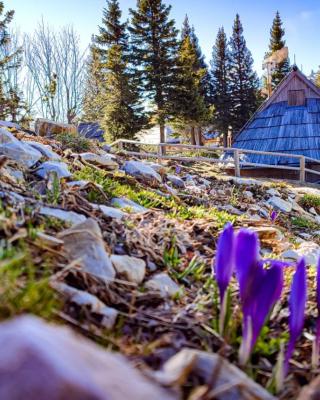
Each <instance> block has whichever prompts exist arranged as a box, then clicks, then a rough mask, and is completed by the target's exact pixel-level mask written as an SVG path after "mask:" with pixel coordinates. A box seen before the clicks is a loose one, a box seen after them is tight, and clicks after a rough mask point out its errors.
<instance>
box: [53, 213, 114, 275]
mask: <svg viewBox="0 0 320 400" xmlns="http://www.w3.org/2000/svg"><path fill="white" fill-rule="evenodd" d="M59 237H60V238H62V240H63V241H64V248H65V250H66V252H67V254H68V257H69V260H70V261H76V260H78V261H79V265H80V266H81V268H82V269H83V270H84V271H86V272H87V273H89V274H92V275H94V276H97V277H99V278H102V279H106V280H109V279H113V278H114V277H115V271H114V268H113V266H112V263H111V260H110V257H109V255H108V253H107V252H106V249H105V245H104V241H103V239H102V233H101V229H100V227H99V225H98V223H97V222H96V220H94V219H92V218H88V219H87V220H86V221H84V222H82V223H80V224H77V225H75V226H73V227H72V228H70V229H67V230H65V231H62V232H60V233H59Z"/></svg>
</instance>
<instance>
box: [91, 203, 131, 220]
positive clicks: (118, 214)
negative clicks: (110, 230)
mask: <svg viewBox="0 0 320 400" xmlns="http://www.w3.org/2000/svg"><path fill="white" fill-rule="evenodd" d="M98 208H99V210H100V211H101V212H102V213H103V215H105V216H106V217H109V218H114V219H122V218H124V217H125V216H127V215H128V214H127V213H125V212H123V211H121V210H119V209H118V208H115V207H107V206H104V205H99V206H98Z"/></svg>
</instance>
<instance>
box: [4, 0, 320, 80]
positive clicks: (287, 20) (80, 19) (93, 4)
mask: <svg viewBox="0 0 320 400" xmlns="http://www.w3.org/2000/svg"><path fill="white" fill-rule="evenodd" d="M4 3H5V7H6V9H8V8H9V7H10V8H13V9H15V11H16V15H15V25H17V26H19V27H20V29H21V31H25V32H32V30H33V29H34V27H35V26H36V24H37V22H38V21H39V20H40V19H41V17H43V18H44V20H45V21H47V22H48V23H49V24H50V25H52V26H54V27H57V28H58V27H60V26H62V25H65V24H72V25H74V27H75V28H76V30H77V31H78V32H79V34H80V36H81V42H82V44H83V46H86V45H87V44H88V43H89V42H90V37H91V35H92V34H93V33H95V32H96V31H97V25H98V24H99V23H100V20H101V11H102V8H103V7H104V6H105V3H106V2H105V0H4ZM167 3H170V4H171V5H172V17H173V18H174V19H175V20H176V22H177V27H178V28H180V26H181V23H182V21H183V19H184V16H185V14H188V15H189V19H190V21H191V23H192V24H193V25H194V26H195V29H196V33H197V35H198V37H199V41H200V44H201V47H202V49H203V52H204V54H205V55H206V58H207V61H208V60H209V59H210V57H211V49H212V45H213V43H214V40H215V36H216V33H217V30H218V28H219V27H220V26H222V25H223V26H224V27H225V30H226V32H227V34H228V35H230V33H231V27H232V23H233V19H234V16H235V14H236V13H239V14H240V17H241V20H242V23H243V26H244V35H245V38H246V40H247V44H248V47H249V49H250V50H251V52H252V55H253V57H254V61H255V68H256V70H257V71H258V72H259V74H261V64H262V59H263V55H264V53H265V51H266V49H267V46H268V41H269V30H270V26H271V23H272V19H273V17H274V14H275V12H276V11H277V10H279V11H280V14H281V17H282V19H283V22H284V27H285V29H286V41H287V45H288V46H289V52H290V58H291V60H292V61H293V58H294V54H295V55H296V61H297V64H298V66H299V67H301V66H302V68H303V72H304V73H306V74H309V73H310V71H311V69H314V70H316V69H317V68H318V66H319V64H320V43H319V36H320V0H303V1H302V0H268V1H266V0H171V1H170V0H168V1H167ZM120 5H121V8H122V10H123V15H124V18H126V17H127V16H128V8H129V7H135V5H136V0H120Z"/></svg>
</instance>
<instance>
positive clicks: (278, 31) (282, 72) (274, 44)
mask: <svg viewBox="0 0 320 400" xmlns="http://www.w3.org/2000/svg"><path fill="white" fill-rule="evenodd" d="M284 34H285V30H284V29H283V26H282V21H281V17H280V14H279V11H277V13H276V16H275V17H274V20H273V23H272V27H271V30H270V35H271V37H270V43H269V52H268V53H267V55H269V56H270V55H271V54H272V53H274V52H275V51H278V50H281V49H282V48H283V47H285V45H286V42H285V40H284ZM289 72H290V62H289V59H288V58H286V59H285V60H283V61H282V62H281V63H279V64H277V66H276V68H275V70H274V72H273V73H272V76H271V82H272V87H273V88H274V87H276V86H277V85H278V84H279V83H280V82H281V81H282V79H283V78H284V77H285V76H286V75H287V74H288V73H289Z"/></svg>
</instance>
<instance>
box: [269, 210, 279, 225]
mask: <svg viewBox="0 0 320 400" xmlns="http://www.w3.org/2000/svg"><path fill="white" fill-rule="evenodd" d="M277 218H278V213H277V211H275V210H273V211H272V213H271V214H270V220H271V222H274V221H275V220H276V219H277Z"/></svg>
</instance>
